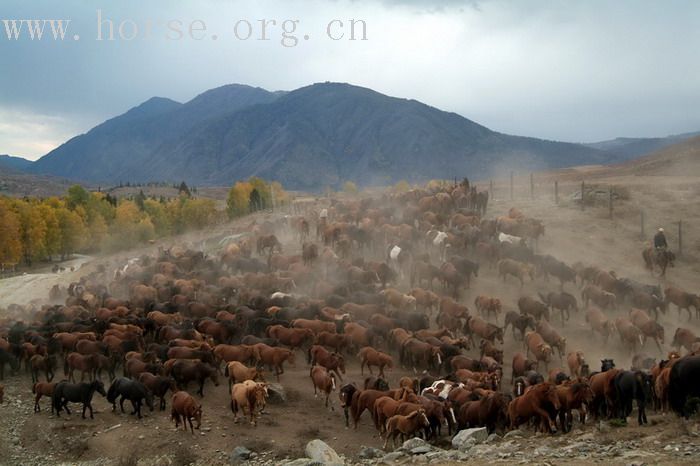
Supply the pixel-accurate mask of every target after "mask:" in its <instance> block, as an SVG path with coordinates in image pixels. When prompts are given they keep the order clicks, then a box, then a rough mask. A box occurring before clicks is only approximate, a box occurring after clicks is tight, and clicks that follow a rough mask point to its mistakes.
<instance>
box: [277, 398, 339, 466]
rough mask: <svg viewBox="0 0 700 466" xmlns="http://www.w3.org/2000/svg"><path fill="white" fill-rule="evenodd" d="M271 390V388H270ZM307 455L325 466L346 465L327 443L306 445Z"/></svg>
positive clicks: (320, 441)
mask: <svg viewBox="0 0 700 466" xmlns="http://www.w3.org/2000/svg"><path fill="white" fill-rule="evenodd" d="M268 388H269V387H268ZM304 452H305V453H306V455H307V456H308V457H309V458H311V459H312V460H314V461H318V462H319V463H321V464H323V465H324V466H343V464H345V463H344V462H343V460H342V459H341V458H340V456H338V454H337V453H336V452H335V450H333V449H332V448H331V447H330V446H328V444H327V443H326V442H324V441H323V440H319V439H314V440H312V441H310V442H309V443H307V444H306V448H305V449H304Z"/></svg>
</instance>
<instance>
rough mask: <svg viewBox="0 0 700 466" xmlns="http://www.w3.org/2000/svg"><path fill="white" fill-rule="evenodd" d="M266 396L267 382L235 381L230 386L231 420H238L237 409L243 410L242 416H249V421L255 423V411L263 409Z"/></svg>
mask: <svg viewBox="0 0 700 466" xmlns="http://www.w3.org/2000/svg"><path fill="white" fill-rule="evenodd" d="M266 398H267V384H265V383H260V382H253V381H252V380H246V381H245V382H241V383H237V384H235V385H234V386H233V387H232V388H231V412H233V422H238V410H239V409H240V410H242V411H243V417H245V416H246V411H248V416H249V417H250V423H251V424H252V425H255V424H256V420H255V414H256V411H258V412H259V411H262V410H263V409H265V399H266Z"/></svg>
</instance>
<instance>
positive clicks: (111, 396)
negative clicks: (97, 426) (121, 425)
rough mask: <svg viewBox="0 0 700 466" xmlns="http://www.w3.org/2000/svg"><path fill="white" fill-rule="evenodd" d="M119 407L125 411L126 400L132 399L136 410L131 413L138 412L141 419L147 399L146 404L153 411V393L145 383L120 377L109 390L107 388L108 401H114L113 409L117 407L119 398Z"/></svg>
mask: <svg viewBox="0 0 700 466" xmlns="http://www.w3.org/2000/svg"><path fill="white" fill-rule="evenodd" d="M120 396H121V399H120V400H119V407H120V408H121V410H122V413H123V412H124V400H129V401H131V405H132V406H133V407H134V411H133V412H132V413H131V414H136V415H137V416H138V418H139V419H141V404H142V403H143V402H144V400H145V401H146V406H148V408H149V409H150V410H151V411H153V394H152V393H151V392H150V391H149V390H148V389H147V388H146V386H145V385H144V384H142V383H141V382H138V381H136V380H131V379H127V378H126V377H120V378H118V379H116V380H115V381H114V382H112V385H110V387H109V390H107V401H109V402H110V403H112V411H115V410H116V409H117V398H118V397H120Z"/></svg>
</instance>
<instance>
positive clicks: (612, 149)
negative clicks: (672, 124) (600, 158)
mask: <svg viewBox="0 0 700 466" xmlns="http://www.w3.org/2000/svg"><path fill="white" fill-rule="evenodd" d="M699 135H700V132H695V133H684V134H674V135H672V136H666V137H661V138H615V139H610V140H608V141H601V142H593V143H589V144H585V145H586V146H588V147H592V148H594V149H599V150H602V151H606V152H608V153H610V154H611V155H612V157H613V158H615V159H617V160H619V161H623V160H631V159H634V158H636V157H639V156H641V155H646V154H651V153H652V152H656V151H658V150H660V149H663V148H664V147H668V146H671V145H673V144H677V143H679V142H682V141H685V140H687V139H690V138H692V137H695V136H699Z"/></svg>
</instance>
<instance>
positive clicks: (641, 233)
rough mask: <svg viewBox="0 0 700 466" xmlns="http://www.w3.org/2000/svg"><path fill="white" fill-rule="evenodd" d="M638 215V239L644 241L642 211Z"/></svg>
mask: <svg viewBox="0 0 700 466" xmlns="http://www.w3.org/2000/svg"><path fill="white" fill-rule="evenodd" d="M639 213H640V215H639V222H640V225H639V226H640V228H639V237H640V239H642V240H644V237H645V236H646V234H645V233H644V211H643V210H641V211H639Z"/></svg>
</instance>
